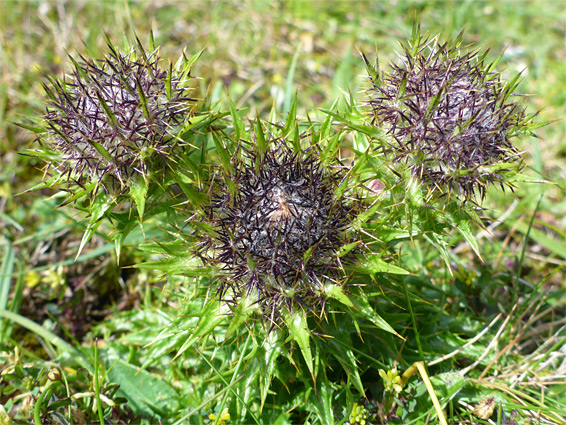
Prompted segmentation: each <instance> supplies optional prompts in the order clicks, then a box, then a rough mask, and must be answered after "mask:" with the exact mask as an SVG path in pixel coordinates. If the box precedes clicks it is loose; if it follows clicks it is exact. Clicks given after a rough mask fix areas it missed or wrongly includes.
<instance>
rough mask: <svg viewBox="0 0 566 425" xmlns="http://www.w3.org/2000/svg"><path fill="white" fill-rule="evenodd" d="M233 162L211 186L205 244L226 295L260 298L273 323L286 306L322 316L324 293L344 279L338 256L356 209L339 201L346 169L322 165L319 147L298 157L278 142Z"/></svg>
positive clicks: (233, 299)
mask: <svg viewBox="0 0 566 425" xmlns="http://www.w3.org/2000/svg"><path fill="white" fill-rule="evenodd" d="M232 165H233V173H230V174H229V175H224V176H223V177H221V178H223V179H224V180H225V181H223V182H222V183H220V184H218V183H214V186H213V188H212V195H211V196H212V201H211V205H210V208H209V209H208V217H207V221H208V222H209V223H210V224H211V227H212V229H213V233H212V234H211V236H210V237H209V238H208V239H207V240H206V241H205V242H204V243H203V247H204V249H203V250H204V252H206V253H207V254H206V255H205V256H204V258H205V261H207V262H209V263H211V264H213V265H217V266H219V267H221V268H222V269H223V271H224V274H223V277H222V278H221V279H220V292H221V294H222V296H223V297H224V298H225V299H226V300H227V301H229V302H230V303H238V300H240V299H242V298H243V297H249V298H250V299H252V300H257V302H258V303H259V307H260V311H261V314H262V315H263V316H264V317H265V318H267V319H268V320H271V321H273V318H274V317H277V316H278V315H279V312H280V308H281V307H283V306H286V307H287V308H288V309H289V311H291V310H292V309H293V308H294V306H300V307H302V308H305V309H307V310H309V311H311V312H314V313H315V314H317V315H321V314H323V312H324V306H325V296H324V295H323V292H322V288H323V286H324V284H325V283H327V282H329V281H334V282H339V281H340V277H341V276H343V271H341V263H340V260H339V258H338V251H339V249H340V248H341V247H342V246H343V245H344V244H345V243H348V240H349V237H350V232H348V225H349V224H350V223H351V221H352V218H353V216H354V211H355V209H356V206H355V205H354V204H355V203H353V202H348V201H347V200H346V199H345V197H343V196H336V190H337V188H338V186H339V185H340V183H341V182H342V180H343V179H344V178H345V172H344V170H343V169H342V168H341V167H337V168H330V167H327V166H323V165H322V164H321V163H320V161H319V159H318V156H317V154H316V152H315V151H314V149H313V148H310V149H306V150H303V151H301V152H293V151H292V150H290V149H289V148H287V147H286V145H285V144H284V143H283V142H281V141H277V140H275V141H272V142H270V148H269V149H268V150H267V152H265V153H263V154H260V153H259V152H258V150H257V147H252V148H251V149H248V150H244V151H243V153H242V155H240V158H236V159H234V160H233V161H232ZM218 180H219V179H218V176H215V178H214V181H216V182H217V181H218Z"/></svg>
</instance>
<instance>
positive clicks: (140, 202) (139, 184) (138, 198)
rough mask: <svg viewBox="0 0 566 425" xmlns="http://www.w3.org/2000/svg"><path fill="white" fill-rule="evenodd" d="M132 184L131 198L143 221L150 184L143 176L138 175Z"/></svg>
mask: <svg viewBox="0 0 566 425" xmlns="http://www.w3.org/2000/svg"><path fill="white" fill-rule="evenodd" d="M130 184H131V186H130V196H131V197H132V199H133V200H134V203H135V204H136V208H137V210H138V215H139V218H140V220H141V219H142V218H143V213H144V211H145V199H146V197H147V189H148V183H147V180H146V179H145V178H144V177H143V176H141V175H139V174H138V175H137V177H135V178H133V179H132V180H131V181H130Z"/></svg>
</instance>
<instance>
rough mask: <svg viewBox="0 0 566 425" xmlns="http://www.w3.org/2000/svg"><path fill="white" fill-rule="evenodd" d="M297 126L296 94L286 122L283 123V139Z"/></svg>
mask: <svg viewBox="0 0 566 425" xmlns="http://www.w3.org/2000/svg"><path fill="white" fill-rule="evenodd" d="M296 124H297V93H296V92H295V97H294V98H293V102H292V103H291V106H290V108H289V112H288V113H287V121H286V122H285V129H284V130H283V137H287V136H288V135H289V134H290V133H291V131H293V130H295V127H296Z"/></svg>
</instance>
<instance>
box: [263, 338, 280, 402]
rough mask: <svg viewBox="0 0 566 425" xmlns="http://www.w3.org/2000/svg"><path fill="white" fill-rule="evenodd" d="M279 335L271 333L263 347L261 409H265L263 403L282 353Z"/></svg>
mask: <svg viewBox="0 0 566 425" xmlns="http://www.w3.org/2000/svg"><path fill="white" fill-rule="evenodd" d="M279 335H280V334H279V333H278V332H271V333H269V334H268V335H267V338H266V339H265V341H264V342H263V345H262V347H261V348H262V350H263V356H262V357H261V362H262V366H263V373H261V374H260V377H259V383H260V393H261V408H260V411H261V410H263V405H264V403H265V400H266V398H267V394H268V392H269V388H270V386H271V381H272V379H273V375H274V373H275V368H276V366H277V359H278V358H279V356H280V355H281V349H282V347H281V341H280V337H279Z"/></svg>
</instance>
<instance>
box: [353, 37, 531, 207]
mask: <svg viewBox="0 0 566 425" xmlns="http://www.w3.org/2000/svg"><path fill="white" fill-rule="evenodd" d="M402 46H403V53H402V54H401V55H400V56H399V62H398V63H397V64H393V65H391V66H390V68H389V69H388V70H387V71H385V72H383V73H382V72H380V70H379V68H378V66H376V67H373V66H371V65H370V64H369V63H368V62H367V60H366V65H367V66H368V71H369V74H370V81H371V88H370V89H369V92H368V95H369V105H370V106H371V109H372V112H371V122H372V124H374V125H377V126H381V127H382V128H383V129H384V130H386V131H387V133H388V134H389V135H390V143H389V145H388V146H385V148H384V149H385V152H386V153H387V154H388V155H389V156H390V157H391V158H392V159H393V160H394V161H395V162H399V163H401V164H403V165H402V166H403V167H405V168H406V169H408V170H409V171H410V175H412V176H413V177H415V178H417V179H418V180H419V181H421V182H422V183H423V184H424V186H425V187H426V188H428V190H430V191H432V192H434V193H436V194H437V195H440V196H444V195H448V194H449V193H452V192H455V193H456V194H457V195H458V196H459V197H460V198H461V199H463V200H464V201H465V200H469V199H472V200H473V199H475V195H479V196H480V197H481V199H483V198H484V196H485V192H486V189H487V187H488V186H489V185H490V184H494V183H499V184H501V185H502V186H503V185H508V184H509V183H508V181H507V179H506V177H505V176H504V173H505V172H507V171H519V170H520V169H521V167H522V162H521V155H520V153H519V152H518V150H517V149H516V147H515V146H514V145H513V143H512V141H511V139H512V138H513V137H514V136H516V135H518V134H520V133H523V132H526V131H527V124H528V122H529V120H530V118H532V117H527V116H526V114H525V108H524V106H521V105H520V104H519V103H517V102H515V101H514V100H512V96H517V95H514V94H513V91H514V90H515V88H516V87H517V84H518V76H517V77H516V78H515V79H513V80H512V81H511V82H509V83H507V84H505V83H504V82H503V81H502V80H501V78H500V75H499V74H498V73H496V72H495V71H494V68H495V65H496V63H497V60H496V61H495V62H493V63H490V64H486V63H485V57H486V55H487V53H488V52H487V51H486V52H484V53H480V52H479V51H472V50H469V49H466V48H465V47H463V46H462V34H460V36H459V37H458V38H456V40H455V41H452V42H450V41H449V42H445V43H440V42H439V41H438V38H436V37H435V38H431V37H425V36H422V35H421V34H420V32H419V31H418V29H415V31H414V32H413V37H412V39H411V41H410V42H409V43H408V44H406V45H402ZM364 59H365V58H364Z"/></svg>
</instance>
